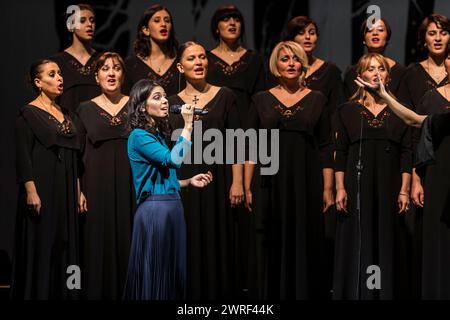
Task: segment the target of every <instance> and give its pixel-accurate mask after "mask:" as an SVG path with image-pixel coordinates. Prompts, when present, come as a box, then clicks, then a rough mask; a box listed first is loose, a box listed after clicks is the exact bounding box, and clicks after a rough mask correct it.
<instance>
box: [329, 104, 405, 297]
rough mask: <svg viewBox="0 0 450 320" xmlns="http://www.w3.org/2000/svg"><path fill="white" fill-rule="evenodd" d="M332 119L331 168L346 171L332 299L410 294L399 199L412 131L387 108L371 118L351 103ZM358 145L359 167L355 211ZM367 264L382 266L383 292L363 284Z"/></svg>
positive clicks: (364, 109) (339, 215)
mask: <svg viewBox="0 0 450 320" xmlns="http://www.w3.org/2000/svg"><path fill="white" fill-rule="evenodd" d="M336 123H337V138H336V165H335V170H336V171H337V172H344V173H345V181H344V183H345V189H346V192H347V196H348V204H347V210H348V213H338V221H337V233H336V248H335V269H334V295H333V298H334V299H364V300H367V299H394V298H405V297H408V294H409V291H410V288H409V282H410V279H409V275H408V271H409V270H410V266H409V261H408V258H409V257H408V256H406V255H407V253H408V252H409V251H408V250H407V248H408V243H407V240H408V234H407V228H406V226H405V215H404V214H402V215H400V214H399V213H398V211H399V208H398V204H397V197H398V194H399V192H400V188H401V182H402V173H405V172H406V173H409V172H410V171H411V165H412V155H411V143H410V130H409V128H408V127H407V126H406V125H405V124H404V123H403V121H401V120H400V119H399V118H398V117H397V116H396V115H395V114H394V113H393V112H391V111H390V110H389V109H388V108H387V107H386V108H385V109H383V110H382V111H381V112H380V113H379V114H378V115H377V116H374V115H373V114H372V113H371V112H370V111H369V110H368V109H367V108H366V107H364V106H363V105H361V104H359V103H357V102H353V101H352V102H347V103H345V104H343V105H342V106H340V107H339V109H338V111H337V114H336ZM361 125H362V138H361ZM360 146H361V164H362V166H363V169H362V173H361V180H360V188H361V189H360V190H361V191H360V199H361V200H360V214H358V211H357V191H358V183H357V170H356V165H357V164H358V160H359V150H360ZM371 265H376V266H379V267H380V270H381V290H377V289H374V290H370V289H369V288H368V287H367V285H366V281H367V279H368V277H369V276H370V275H371V274H367V268H368V267H369V266H371Z"/></svg>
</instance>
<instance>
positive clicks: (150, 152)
mask: <svg viewBox="0 0 450 320" xmlns="http://www.w3.org/2000/svg"><path fill="white" fill-rule="evenodd" d="M191 144H192V143H191V142H190V141H188V140H186V139H184V138H183V137H182V136H180V137H179V138H178V140H177V142H176V143H175V146H174V147H173V148H172V151H171V150H170V149H169V147H168V146H167V144H166V142H165V140H164V137H163V135H162V134H161V133H159V132H157V133H156V134H151V133H149V132H147V131H145V130H143V129H134V130H133V131H132V132H131V134H130V136H129V138H128V158H129V159H130V165H131V171H132V173H133V183H134V187H135V190H136V200H137V203H138V204H140V203H142V202H143V201H144V200H145V199H146V198H147V197H148V196H151V195H155V194H173V193H177V192H179V191H180V183H179V182H178V178H177V173H176V169H178V168H179V167H180V166H181V163H182V162H183V158H184V156H185V155H186V154H187V152H188V151H189V149H190V147H191Z"/></svg>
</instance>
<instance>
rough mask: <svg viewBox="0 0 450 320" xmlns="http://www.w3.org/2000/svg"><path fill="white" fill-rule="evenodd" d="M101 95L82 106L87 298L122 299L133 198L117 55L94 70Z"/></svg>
mask: <svg viewBox="0 0 450 320" xmlns="http://www.w3.org/2000/svg"><path fill="white" fill-rule="evenodd" d="M94 72H95V76H96V80H97V82H98V83H99V85H100V88H101V89H102V92H103V93H102V94H101V95H100V96H97V97H95V98H93V99H92V100H89V101H85V102H83V103H81V104H80V106H79V108H78V116H79V118H80V120H81V122H82V124H83V125H84V129H85V133H86V143H85V150H84V157H83V160H84V161H83V162H84V174H83V177H82V190H83V193H84V194H85V196H86V199H87V203H88V206H87V208H85V209H87V214H86V215H85V216H83V220H82V225H81V228H82V244H83V246H82V254H83V255H82V257H83V286H82V290H83V291H82V292H83V298H85V299H95V300H97V299H118V298H120V297H121V296H122V292H123V286H124V284H125V276H126V272H127V265H128V255H129V246H130V238H131V230H132V229H131V228H132V227H131V225H132V219H133V211H134V210H133V209H134V203H135V201H134V195H133V188H132V181H131V172H130V165H129V162H128V155H127V138H128V133H127V128H126V123H127V119H128V113H127V107H126V103H127V101H128V97H127V96H125V95H123V94H122V93H121V86H122V83H123V78H124V63H123V61H122V58H121V57H120V56H119V55H118V54H117V53H112V52H107V53H104V54H102V55H101V56H100V58H99V59H98V60H97V64H96V66H95V69H94Z"/></svg>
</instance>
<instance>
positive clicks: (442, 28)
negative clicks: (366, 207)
mask: <svg viewBox="0 0 450 320" xmlns="http://www.w3.org/2000/svg"><path fill="white" fill-rule="evenodd" d="M449 40H450V21H449V19H448V18H447V17H445V16H442V15H438V14H433V15H430V16H428V17H426V18H425V19H424V20H423V22H422V24H421V26H420V28H419V41H420V46H421V48H424V50H426V51H427V52H428V57H427V59H425V60H424V61H421V62H416V63H413V64H411V65H410V66H409V67H408V68H407V70H406V72H405V76H404V77H403V80H402V83H401V86H400V90H399V92H398V94H397V96H398V98H399V101H401V102H402V103H404V104H405V105H407V106H408V107H409V108H410V109H412V110H414V111H416V112H417V113H419V114H431V113H433V112H432V111H433V110H432V109H430V110H428V109H426V107H431V105H429V104H425V105H423V104H421V101H422V98H423V97H424V95H425V93H426V92H428V91H430V90H432V89H435V88H438V87H441V86H443V85H445V84H447V83H448V78H447V74H446V70H445V66H444V60H445V58H446V56H445V48H446V46H447V44H448V43H449ZM419 137H420V129H414V130H413V148H414V147H415V145H416V144H417V142H418V140H419ZM423 197H424V193H423V188H422V185H421V183H420V179H419V177H418V176H417V175H416V174H415V173H413V179H412V189H411V198H412V201H413V203H414V204H415V205H416V206H418V207H423Z"/></svg>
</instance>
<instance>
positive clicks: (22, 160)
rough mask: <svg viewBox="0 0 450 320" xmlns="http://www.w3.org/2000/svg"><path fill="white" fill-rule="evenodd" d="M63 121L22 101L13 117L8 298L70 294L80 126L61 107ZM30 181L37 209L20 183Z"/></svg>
mask: <svg viewBox="0 0 450 320" xmlns="http://www.w3.org/2000/svg"><path fill="white" fill-rule="evenodd" d="M63 113H64V122H62V123H61V122H59V121H58V120H57V119H56V118H55V117H53V116H52V115H51V114H49V113H48V112H46V111H44V110H42V109H40V108H38V107H36V106H33V105H27V106H24V107H23V108H21V110H20V115H19V116H18V118H17V122H16V139H17V140H16V146H17V148H16V161H17V167H16V168H17V182H18V183H19V203H18V209H17V218H16V234H15V239H16V240H15V249H14V262H13V265H14V267H13V270H14V271H13V281H12V289H11V297H12V298H13V299H33V300H34V299H39V300H41V299H44V300H47V299H76V298H77V297H78V293H79V290H76V289H74V290H69V289H68V287H67V285H66V281H67V278H68V277H69V274H67V273H66V271H67V268H68V267H69V266H71V265H75V266H80V260H79V228H78V219H79V216H78V190H77V177H78V176H79V162H80V156H79V155H80V151H81V148H82V142H83V136H82V133H81V132H82V129H80V126H79V125H78V122H77V119H76V116H74V115H73V114H72V113H71V112H69V111H67V110H64V109H63ZM27 181H33V182H34V184H35V186H36V190H37V193H38V196H39V198H40V200H41V204H42V207H41V211H40V214H39V215H38V214H37V213H34V212H31V211H30V210H28V208H27V205H26V199H27V194H26V191H25V188H24V184H25V182H27Z"/></svg>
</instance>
